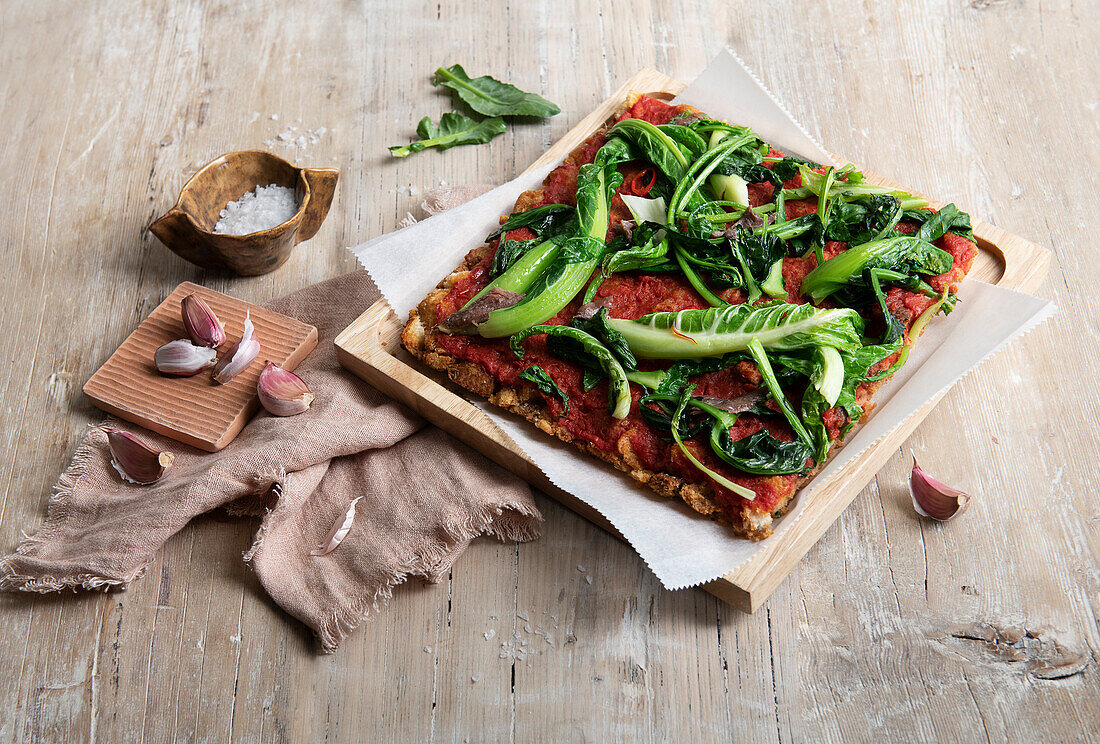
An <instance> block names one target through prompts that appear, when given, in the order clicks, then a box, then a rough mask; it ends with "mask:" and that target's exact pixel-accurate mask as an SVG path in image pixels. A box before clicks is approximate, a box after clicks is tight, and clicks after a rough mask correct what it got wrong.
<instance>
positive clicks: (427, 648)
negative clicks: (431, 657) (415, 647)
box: [424, 646, 432, 654]
mask: <svg viewBox="0 0 1100 744" xmlns="http://www.w3.org/2000/svg"><path fill="white" fill-rule="evenodd" d="M431 652H432V647H431V646H425V647H424V653H426V654H430V653H431Z"/></svg>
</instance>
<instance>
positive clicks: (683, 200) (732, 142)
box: [668, 133, 755, 225]
mask: <svg viewBox="0 0 1100 744" xmlns="http://www.w3.org/2000/svg"><path fill="white" fill-rule="evenodd" d="M754 139H755V137H753V135H752V134H751V133H749V134H742V135H740V136H736V135H735V136H731V137H726V138H725V139H723V140H721V141H720V142H718V143H716V144H715V145H714V147H713V148H712V149H710V150H707V152H705V153H703V155H701V156H700V157H699V158H697V159H696V160H695V162H693V163H692V164H691V165H690V166H689V167H688V168H687V170H685V171H684V175H683V177H682V178H680V179H679V180H678V181H677V183H676V188H675V189H674V190H673V192H672V198H671V199H670V200H669V205H668V224H670V225H674V224H676V220H678V219H679V217H680V215H681V214H682V213H685V212H686V211H688V208H689V207H691V206H692V205H693V204H696V203H697V202H702V201H703V199H702V197H701V196H700V195H699V188H700V187H701V186H702V185H703V184H704V183H705V182H706V180H707V178H709V177H710V175H711V173H713V172H714V171H715V169H716V168H717V167H718V166H719V165H721V164H722V160H723V159H724V158H725V157H726V156H727V155H728V154H729V153H731V152H733V151H734V150H736V149H737V148H739V147H743V146H744V145H746V144H748V143H749V142H751V141H752V140H754Z"/></svg>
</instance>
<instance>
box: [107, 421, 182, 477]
mask: <svg viewBox="0 0 1100 744" xmlns="http://www.w3.org/2000/svg"><path fill="white" fill-rule="evenodd" d="M105 431H106V432H107V445H108V446H109V447H110V448H111V465H112V466H113V467H114V469H115V470H117V471H118V474H119V475H120V476H122V479H123V480H124V481H126V482H127V483H133V484H135V485H139V486H148V485H150V484H151V483H156V482H157V481H158V480H160V479H161V478H162V477H164V472H165V471H166V470H168V468H170V467H172V463H173V462H174V461H175V459H176V457H175V455H173V454H172V453H171V452H160V451H158V450H155V449H153V448H152V447H150V446H149V445H147V444H145V442H142V441H141V440H140V439H138V438H137V437H135V436H134V435H133V434H131V433H130V432H128V431H121V430H120V429H106V430H105Z"/></svg>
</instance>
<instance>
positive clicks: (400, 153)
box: [389, 112, 505, 158]
mask: <svg viewBox="0 0 1100 744" xmlns="http://www.w3.org/2000/svg"><path fill="white" fill-rule="evenodd" d="M504 130H505V125H504V119H501V118H500V117H493V118H491V119H485V120H484V121H474V120H473V119H471V118H470V117H468V116H463V115H462V114H456V113H454V112H448V113H446V114H443V116H442V117H440V119H439V126H438V127H437V126H436V125H435V124H433V123H432V120H431V117H428V116H425V117H424V118H423V119H421V120H420V123H419V124H417V125H416V135H417V136H418V137H420V139H419V140H417V141H416V142H410V143H409V144H407V145H394V146H393V147H391V148H389V149H390V154H392V155H393V156H394V157H397V158H404V157H407V156H409V155H412V154H413V153H414V152H420V151H421V150H424V149H426V148H429V147H434V148H436V149H437V150H447V149H449V148H451V147H455V146H457V145H480V144H483V143H485V142H488V141H489V140H491V139H492V138H493V137H496V136H497V135H498V134H503V133H504Z"/></svg>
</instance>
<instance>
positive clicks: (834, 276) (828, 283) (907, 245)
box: [802, 235, 952, 302]
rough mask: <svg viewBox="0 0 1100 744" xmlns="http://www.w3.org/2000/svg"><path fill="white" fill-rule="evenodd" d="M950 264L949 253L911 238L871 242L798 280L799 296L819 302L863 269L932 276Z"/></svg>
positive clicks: (830, 260)
mask: <svg viewBox="0 0 1100 744" xmlns="http://www.w3.org/2000/svg"><path fill="white" fill-rule="evenodd" d="M951 262H952V257H951V254H950V253H948V252H947V251H944V250H942V249H940V248H937V247H936V246H934V245H932V244H931V243H928V242H926V241H924V240H921V239H920V238H918V237H914V236H912V235H897V236H895V237H890V238H882V239H881V240H872V241H871V242H869V243H863V244H862V245H855V246H852V247H851V248H849V249H848V250H846V251H843V252H842V253H839V254H837V255H836V256H833V257H832V258H830V259H829V260H828V261H826V262H825V263H823V264H821V265H819V266H818V267H817V268H815V269H814V270H813V271H811V272H810V273H809V274H807V275H806V277H805V278H804V279H803V280H802V294H803V295H806V296H807V297H809V298H810V299H812V300H813V301H814V302H821V301H822V300H823V299H825V298H826V297H828V296H829V295H831V294H832V293H833V292H836V291H837V290H838V289H841V288H842V287H844V286H846V285H848V284H849V283H850V282H851V281H852V279H853V277H858V276H860V275H861V274H862V273H863V271H864V270H865V269H869V268H880V269H892V270H898V269H899V267H903V268H913V269H915V270H918V271H920V272H921V273H927V274H929V275H931V276H935V275H938V274H942V273H943V272H945V271H947V270H949V269H950V268H951ZM905 273H909V272H908V271H906V272H905Z"/></svg>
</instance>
